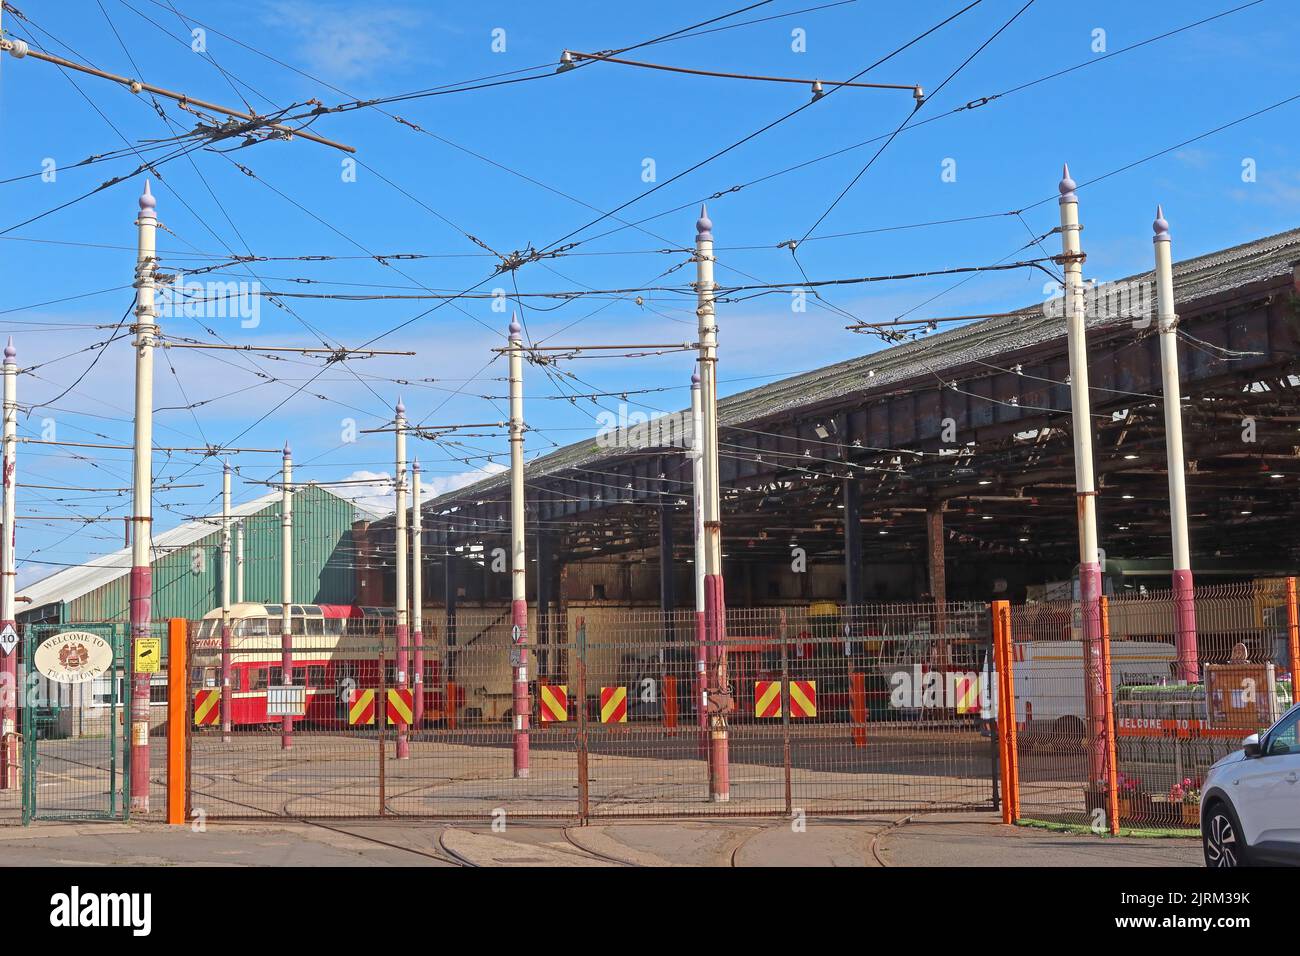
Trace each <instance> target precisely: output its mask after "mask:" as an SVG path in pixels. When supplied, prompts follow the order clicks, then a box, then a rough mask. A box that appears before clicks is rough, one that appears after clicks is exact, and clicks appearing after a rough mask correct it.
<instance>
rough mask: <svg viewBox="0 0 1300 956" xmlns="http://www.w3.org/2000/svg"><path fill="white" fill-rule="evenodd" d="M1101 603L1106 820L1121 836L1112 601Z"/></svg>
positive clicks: (1111, 831) (1112, 831)
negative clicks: (1112, 673)
mask: <svg viewBox="0 0 1300 956" xmlns="http://www.w3.org/2000/svg"><path fill="white" fill-rule="evenodd" d="M1098 600H1099V601H1100V602H1101V675H1102V681H1103V682H1104V683H1105V686H1106V819H1107V820H1109V821H1110V835H1111V836H1119V764H1118V761H1117V760H1116V756H1115V688H1114V687H1112V686H1111V682H1110V600H1109V599H1108V598H1107V597H1106V595H1104V594H1103V595H1101V597H1100V598H1099V599H1098Z"/></svg>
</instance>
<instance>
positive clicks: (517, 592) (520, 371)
mask: <svg viewBox="0 0 1300 956" xmlns="http://www.w3.org/2000/svg"><path fill="white" fill-rule="evenodd" d="M522 331H523V329H522V328H521V327H520V325H519V320H518V319H517V318H516V317H515V316H513V315H512V316H511V317H510V611H511V614H510V616H511V625H512V626H511V639H512V641H513V644H512V647H511V651H510V652H511V656H512V657H513V660H512V661H511V665H512V667H513V669H514V718H515V733H514V768H515V776H516V777H521V778H522V777H527V776H528V723H529V720H528V718H529V715H530V710H531V708H530V705H529V703H528V603H527V597H526V595H527V590H526V587H525V584H526V570H527V567H528V559H527V556H526V553H525V551H524V343H523V338H522V336H521V335H520V333H521V332H522ZM579 706H580V707H581V706H586V702H585V701H581V702H579Z"/></svg>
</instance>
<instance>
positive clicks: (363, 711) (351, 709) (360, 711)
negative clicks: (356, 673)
mask: <svg viewBox="0 0 1300 956" xmlns="http://www.w3.org/2000/svg"><path fill="white" fill-rule="evenodd" d="M374 722H375V690H374V688H373V687H372V688H370V689H369V690H354V691H353V692H352V699H351V700H349V701H348V723H349V724H352V725H354V726H357V725H362V724H373V723H374Z"/></svg>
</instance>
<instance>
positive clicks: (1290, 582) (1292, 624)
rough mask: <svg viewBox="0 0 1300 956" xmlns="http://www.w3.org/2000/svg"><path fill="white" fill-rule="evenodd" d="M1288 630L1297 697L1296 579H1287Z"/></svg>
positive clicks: (1299, 619) (1299, 632) (1299, 623)
mask: <svg viewBox="0 0 1300 956" xmlns="http://www.w3.org/2000/svg"><path fill="white" fill-rule="evenodd" d="M1286 631H1287V647H1288V648H1289V649H1290V652H1291V661H1290V664H1291V699H1292V700H1293V701H1294V700H1295V699H1296V697H1297V687H1300V611H1298V610H1297V608H1296V579H1295V578H1287V579H1286Z"/></svg>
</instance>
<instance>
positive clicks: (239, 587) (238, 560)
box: [235, 521, 244, 604]
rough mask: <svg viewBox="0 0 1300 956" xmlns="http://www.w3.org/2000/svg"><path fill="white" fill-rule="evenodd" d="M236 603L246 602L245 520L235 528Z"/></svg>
mask: <svg viewBox="0 0 1300 956" xmlns="http://www.w3.org/2000/svg"><path fill="white" fill-rule="evenodd" d="M235 603H236V604H243V603H244V522H242V521H241V522H239V526H238V527H236V528H235Z"/></svg>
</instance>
